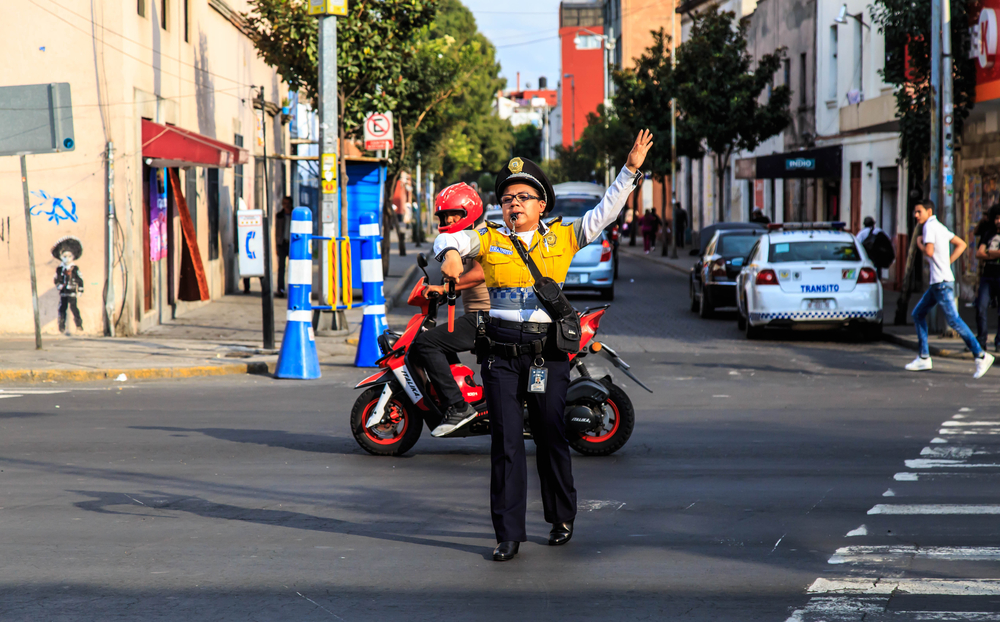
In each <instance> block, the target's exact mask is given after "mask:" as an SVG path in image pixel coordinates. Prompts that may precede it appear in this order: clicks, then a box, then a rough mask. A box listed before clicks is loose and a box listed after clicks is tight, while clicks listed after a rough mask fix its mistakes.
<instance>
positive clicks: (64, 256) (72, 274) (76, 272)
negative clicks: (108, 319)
mask: <svg viewBox="0 0 1000 622" xmlns="http://www.w3.org/2000/svg"><path fill="white" fill-rule="evenodd" d="M81 255H83V243H82V242H80V240H79V238H75V237H73V236H71V235H68V236H66V237H64V238H60V239H59V241H58V242H56V243H55V245H54V246H53V247H52V256H53V257H55V258H56V259H58V260H59V265H58V266H56V278H55V279H54V282H55V284H56V289H58V290H59V332H60V333H66V334H67V335H69V331H68V330H67V329H66V312H67V311H69V312H71V313H72V314H73V322H74V323H75V324H76V328H77V330H83V319H82V318H81V317H80V309H79V308H78V307H77V306H76V298H77V296H82V295H83V276H81V275H80V268H78V267H77V266H76V263H75V262H76V260H77V259H79V258H80V256H81Z"/></svg>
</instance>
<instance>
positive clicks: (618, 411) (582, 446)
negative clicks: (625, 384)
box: [569, 380, 635, 456]
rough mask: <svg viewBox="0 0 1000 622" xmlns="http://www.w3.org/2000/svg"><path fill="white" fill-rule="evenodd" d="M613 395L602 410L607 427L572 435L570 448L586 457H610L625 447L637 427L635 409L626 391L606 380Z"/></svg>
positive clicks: (605, 383)
mask: <svg viewBox="0 0 1000 622" xmlns="http://www.w3.org/2000/svg"><path fill="white" fill-rule="evenodd" d="M604 386H606V387H607V388H608V391H609V392H610V394H611V395H609V396H608V399H607V401H606V402H604V404H603V405H602V406H601V408H602V409H603V411H604V415H605V421H606V423H605V425H604V426H602V427H601V428H598V429H597V430H594V431H592V432H586V433H583V434H570V435H569V437H570V438H569V446H570V447H572V448H573V449H575V450H576V451H578V452H580V453H581V454H583V455H585V456H610V455H611V454H613V453H615V452H616V451H618V450H619V449H621V448H622V447H624V446H625V443H627V442H628V439H629V437H631V436H632V428H634V427H635V408H633V407H632V400H630V399H629V398H628V394H627V393H625V391H624V389H622V388H621V387H619V386H617V385H615V384H612V383H611V382H609V381H607V380H605V381H604Z"/></svg>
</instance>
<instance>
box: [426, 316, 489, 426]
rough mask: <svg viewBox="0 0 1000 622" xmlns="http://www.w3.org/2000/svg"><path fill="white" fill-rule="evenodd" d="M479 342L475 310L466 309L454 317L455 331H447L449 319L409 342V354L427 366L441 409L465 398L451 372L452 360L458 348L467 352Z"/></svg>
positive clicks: (458, 402) (428, 375) (428, 376)
mask: <svg viewBox="0 0 1000 622" xmlns="http://www.w3.org/2000/svg"><path fill="white" fill-rule="evenodd" d="M475 345H476V314H475V313H466V314H465V315H463V316H461V317H457V318H455V332H453V333H449V332H448V322H447V320H445V322H444V323H442V324H440V325H438V326H437V327H436V328H432V329H431V330H429V331H426V332H423V333H420V334H419V335H417V338H416V339H414V340H413V344H412V345H411V346H410V352H409V356H411V357H416V360H415V362H416V363H417V364H419V365H420V366H421V367H423V368H424V371H425V372H426V373H427V378H428V379H429V380H430V381H431V384H433V385H434V388H435V389H436V390H437V393H438V396H440V398H441V407H442V408H441V409H442V410H444V409H446V408H448V407H449V406H452V405H456V404H458V405H460V404H462V402H464V401H465V397H463V396H462V392H461V391H460V390H459V389H458V385H457V384H455V378H454V376H452V375H451V365H450V364H451V361H452V360H455V359H454V357H455V355H456V354H457V353H459V352H468V351H470V350H472V348H473V347H475Z"/></svg>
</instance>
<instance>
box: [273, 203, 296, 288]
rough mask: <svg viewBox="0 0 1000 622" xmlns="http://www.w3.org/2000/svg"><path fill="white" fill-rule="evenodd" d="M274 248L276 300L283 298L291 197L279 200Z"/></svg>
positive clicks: (290, 217) (290, 225)
mask: <svg viewBox="0 0 1000 622" xmlns="http://www.w3.org/2000/svg"><path fill="white" fill-rule="evenodd" d="M274 234H275V235H274V237H275V240H276V243H275V246H276V247H277V250H278V298H284V297H285V295H286V294H285V262H286V261H287V260H288V249H289V247H290V245H291V243H292V197H287V196H286V197H285V198H284V199H282V200H281V211H280V212H278V213H277V214H276V215H275V217H274Z"/></svg>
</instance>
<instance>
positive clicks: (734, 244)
mask: <svg viewBox="0 0 1000 622" xmlns="http://www.w3.org/2000/svg"><path fill="white" fill-rule="evenodd" d="M757 236H758V234H757V233H750V234H748V233H736V234H730V235H722V236H719V243H718V244H716V247H715V252H716V254H718V255H731V256H733V257H746V256H747V254H748V253H749V252H750V249H751V248H753V243H754V242H756V241H757Z"/></svg>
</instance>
